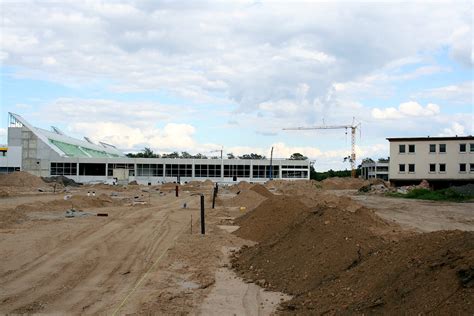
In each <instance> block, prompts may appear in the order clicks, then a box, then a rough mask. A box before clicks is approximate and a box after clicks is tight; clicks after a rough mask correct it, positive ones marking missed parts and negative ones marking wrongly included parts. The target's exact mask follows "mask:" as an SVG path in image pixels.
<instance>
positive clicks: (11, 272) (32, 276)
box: [0, 196, 197, 314]
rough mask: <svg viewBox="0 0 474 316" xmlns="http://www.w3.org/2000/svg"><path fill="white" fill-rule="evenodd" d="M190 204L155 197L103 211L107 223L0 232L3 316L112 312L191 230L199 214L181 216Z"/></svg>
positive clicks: (72, 222)
mask: <svg viewBox="0 0 474 316" xmlns="http://www.w3.org/2000/svg"><path fill="white" fill-rule="evenodd" d="M195 199H196V198H195V197H193V198H191V197H190V196H187V197H184V198H180V199H175V198H173V197H171V196H169V197H159V198H158V197H155V198H154V199H153V201H152V206H147V207H136V208H130V207H122V208H114V209H101V212H108V213H109V215H110V216H109V217H105V218H101V217H88V218H73V219H68V220H65V221H55V222H52V223H46V224H45V225H34V223H32V224H31V225H25V226H26V227H25V226H22V227H21V229H20V231H15V233H14V234H8V232H5V231H3V232H2V233H3V234H2V239H1V241H0V247H1V249H2V252H3V254H4V255H3V256H2V257H3V258H2V259H3V260H2V264H1V267H2V269H1V270H0V271H1V273H0V293H1V294H0V302H1V304H0V311H1V312H14V313H34V312H43V313H83V312H86V313H94V314H95V313H107V314H109V313H111V312H113V311H115V310H116V309H117V308H118V307H119V306H120V304H122V302H123V300H124V299H125V298H126V297H127V295H128V294H129V293H130V291H132V289H133V287H134V286H135V285H136V284H137V282H138V281H139V280H140V278H142V277H143V275H144V273H146V272H147V271H148V270H149V269H150V268H151V267H152V266H153V265H154V264H155V263H156V260H159V258H160V256H162V255H163V254H165V253H166V250H167V249H168V248H170V247H171V246H172V245H173V244H174V242H175V241H176V239H177V237H178V236H179V235H180V233H182V232H183V230H184V229H185V228H188V227H189V219H190V215H191V214H192V213H195V215H196V214H197V208H195V209H194V210H192V209H186V210H185V209H182V204H183V202H187V203H188V204H192V202H191V200H195ZM155 205H156V206H155ZM195 218H197V216H195ZM28 226H30V227H28ZM34 226H37V227H36V228H39V227H38V226H42V227H41V228H40V229H31V228H32V227H34ZM30 249H31V251H30ZM26 250H28V251H27V252H25V251H26Z"/></svg>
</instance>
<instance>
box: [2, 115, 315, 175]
mask: <svg viewBox="0 0 474 316" xmlns="http://www.w3.org/2000/svg"><path fill="white" fill-rule="evenodd" d="M53 130H54V131H53V132H50V131H46V130H44V129H41V128H37V127H33V126H31V125H30V124H29V123H28V122H27V121H26V120H25V119H23V118H22V117H21V116H19V115H17V114H12V113H10V125H9V127H8V147H9V152H8V155H7V157H3V158H4V159H3V160H1V159H0V167H2V166H4V167H7V166H8V165H9V164H10V163H11V161H13V160H14V161H15V167H21V170H24V171H27V172H29V173H31V174H34V175H37V176H43V177H45V176H46V177H47V176H65V177H68V178H71V179H73V180H75V181H77V182H82V183H87V182H110V183H111V182H113V181H114V180H116V181H119V182H122V183H128V182H130V181H137V182H138V183H140V184H158V183H164V182H177V181H179V182H186V181H196V180H197V181H205V180H207V179H210V180H212V181H214V182H223V183H233V182H236V181H248V182H264V181H267V180H269V179H287V180H306V179H309V176H310V162H309V161H308V160H289V159H273V160H272V161H270V160H268V159H263V160H256V159H255V160H250V159H249V160H247V159H181V158H179V159H173V158H129V157H126V156H125V155H124V154H123V153H122V152H120V151H119V150H118V149H117V148H115V147H114V146H113V145H110V144H105V143H99V144H100V145H97V144H93V143H92V142H90V141H88V140H87V141H83V140H78V139H74V138H71V137H69V136H66V135H64V134H63V133H62V132H61V131H59V130H58V129H57V128H54V129H53ZM10 148H11V154H10ZM10 160H11V161H10ZM5 170H6V172H12V171H13V170H10V169H8V168H7V169H5Z"/></svg>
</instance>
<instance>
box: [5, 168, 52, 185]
mask: <svg viewBox="0 0 474 316" xmlns="http://www.w3.org/2000/svg"><path fill="white" fill-rule="evenodd" d="M45 185H46V183H45V182H44V181H43V180H41V178H40V177H37V176H34V175H32V174H30V173H28V172H25V171H15V172H13V173H8V174H0V186H5V187H24V188H32V187H35V188H37V187H44V186H45Z"/></svg>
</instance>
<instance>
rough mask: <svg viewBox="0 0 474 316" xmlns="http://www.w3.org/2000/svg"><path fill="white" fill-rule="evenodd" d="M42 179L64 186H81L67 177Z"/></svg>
mask: <svg viewBox="0 0 474 316" xmlns="http://www.w3.org/2000/svg"><path fill="white" fill-rule="evenodd" d="M41 179H42V180H43V181H44V182H46V183H52V184H60V185H63V186H71V187H78V186H79V185H80V184H79V183H77V182H76V181H74V180H73V179H69V178H68V177H65V176H54V177H41Z"/></svg>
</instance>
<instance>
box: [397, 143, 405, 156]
mask: <svg viewBox="0 0 474 316" xmlns="http://www.w3.org/2000/svg"><path fill="white" fill-rule="evenodd" d="M398 152H399V153H400V154H404V153H405V145H398Z"/></svg>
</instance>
